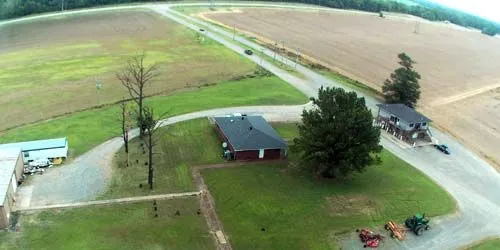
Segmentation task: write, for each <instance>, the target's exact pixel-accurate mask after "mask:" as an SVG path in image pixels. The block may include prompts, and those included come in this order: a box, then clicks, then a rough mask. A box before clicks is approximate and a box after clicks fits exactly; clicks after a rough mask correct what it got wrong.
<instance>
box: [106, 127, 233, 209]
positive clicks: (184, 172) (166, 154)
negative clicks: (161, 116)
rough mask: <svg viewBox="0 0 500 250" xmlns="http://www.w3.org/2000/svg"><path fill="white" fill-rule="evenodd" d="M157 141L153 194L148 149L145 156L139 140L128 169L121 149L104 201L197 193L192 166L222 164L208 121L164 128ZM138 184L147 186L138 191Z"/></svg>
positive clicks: (214, 135)
mask: <svg viewBox="0 0 500 250" xmlns="http://www.w3.org/2000/svg"><path fill="white" fill-rule="evenodd" d="M155 140H156V143H157V146H156V149H155V151H154V152H156V153H157V154H155V155H154V158H153V163H154V166H155V183H154V184H155V185H154V190H153V191H150V190H149V189H148V188H147V187H146V184H147V177H148V173H147V167H146V166H145V165H144V164H145V162H147V149H146V154H143V153H142V152H143V150H142V149H141V147H140V141H139V140H134V141H133V142H132V143H131V144H130V156H129V157H130V161H131V165H129V167H126V156H125V152H124V150H123V149H122V150H121V151H120V152H119V153H118V155H117V157H116V158H115V164H114V169H113V177H112V180H111V183H110V185H109V187H108V191H107V192H106V193H105V194H104V195H103V196H102V197H100V198H101V199H105V198H106V199H107V198H117V197H124V196H135V195H147V194H155V193H158V194H163V193H174V192H185V191H194V190H195V186H194V184H193V181H192V178H191V170H190V167H191V166H193V165H200V164H210V163H219V162H223V159H222V157H221V156H222V151H221V146H220V141H219V139H218V137H217V135H216V133H215V131H214V129H213V127H212V126H211V125H210V124H209V123H208V119H206V118H202V119H197V120H191V121H186V122H182V123H177V124H174V125H172V126H169V127H167V128H162V129H160V130H158V132H157V137H156V139H155ZM136 160H138V162H137V161H136ZM139 183H142V184H143V185H144V187H143V188H139Z"/></svg>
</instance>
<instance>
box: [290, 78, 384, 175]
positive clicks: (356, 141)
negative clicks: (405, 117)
mask: <svg viewBox="0 0 500 250" xmlns="http://www.w3.org/2000/svg"><path fill="white" fill-rule="evenodd" d="M311 100H312V102H313V104H314V107H315V108H313V109H311V110H304V111H303V113H302V124H300V125H299V136H298V137H297V138H296V139H295V140H294V143H293V145H292V151H295V152H297V153H298V154H299V156H300V159H301V165H302V166H303V167H306V168H307V169H309V170H311V171H312V172H313V173H314V174H315V175H317V176H321V177H326V178H335V177H344V176H347V175H348V174H350V173H351V172H353V171H356V172H361V171H363V169H364V168H365V167H366V166H369V165H372V164H374V163H376V162H377V161H378V159H379V158H378V156H377V153H379V152H380V151H381V150H382V147H381V146H380V145H379V140H380V130H379V129H378V128H376V127H374V126H373V118H372V114H371V111H370V110H369V109H368V108H367V107H366V105H365V99H364V98H362V97H359V98H358V96H357V95H356V93H355V92H345V91H344V90H343V89H340V88H326V89H325V88H321V89H320V90H319V93H318V98H311Z"/></svg>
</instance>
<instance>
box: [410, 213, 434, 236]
mask: <svg viewBox="0 0 500 250" xmlns="http://www.w3.org/2000/svg"><path fill="white" fill-rule="evenodd" d="M405 225H406V227H408V228H409V229H410V230H411V231H413V232H414V233H415V234H416V235H422V233H424V230H425V231H427V230H429V229H430V226H429V219H427V218H425V214H416V215H415V216H413V217H410V218H408V219H406V221H405Z"/></svg>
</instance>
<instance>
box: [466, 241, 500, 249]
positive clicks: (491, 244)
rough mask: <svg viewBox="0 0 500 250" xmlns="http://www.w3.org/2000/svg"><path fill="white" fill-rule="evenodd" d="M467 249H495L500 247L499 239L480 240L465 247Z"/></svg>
mask: <svg viewBox="0 0 500 250" xmlns="http://www.w3.org/2000/svg"><path fill="white" fill-rule="evenodd" d="M467 249H469V250H496V249H500V239H492V240H487V241H484V242H481V243H479V244H477V245H474V246H472V247H469V248H467Z"/></svg>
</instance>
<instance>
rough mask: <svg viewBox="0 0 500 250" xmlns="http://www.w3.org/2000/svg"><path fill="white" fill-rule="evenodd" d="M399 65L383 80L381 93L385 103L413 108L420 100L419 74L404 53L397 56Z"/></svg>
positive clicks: (412, 62)
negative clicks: (388, 77) (400, 104)
mask: <svg viewBox="0 0 500 250" xmlns="http://www.w3.org/2000/svg"><path fill="white" fill-rule="evenodd" d="M398 57H399V59H400V60H401V61H399V64H400V65H401V66H402V67H400V68H398V69H396V70H395V71H394V73H392V74H391V77H390V79H387V80H385V82H384V86H383V87H382V91H383V93H384V98H385V101H386V102H387V103H402V104H405V105H406V106H408V107H411V108H415V106H416V105H417V101H418V99H420V84H419V83H418V80H420V74H419V73H418V72H417V71H415V70H414V69H413V64H414V63H415V61H413V60H412V59H411V58H410V57H409V56H408V55H407V54H406V53H401V54H399V55H398Z"/></svg>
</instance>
